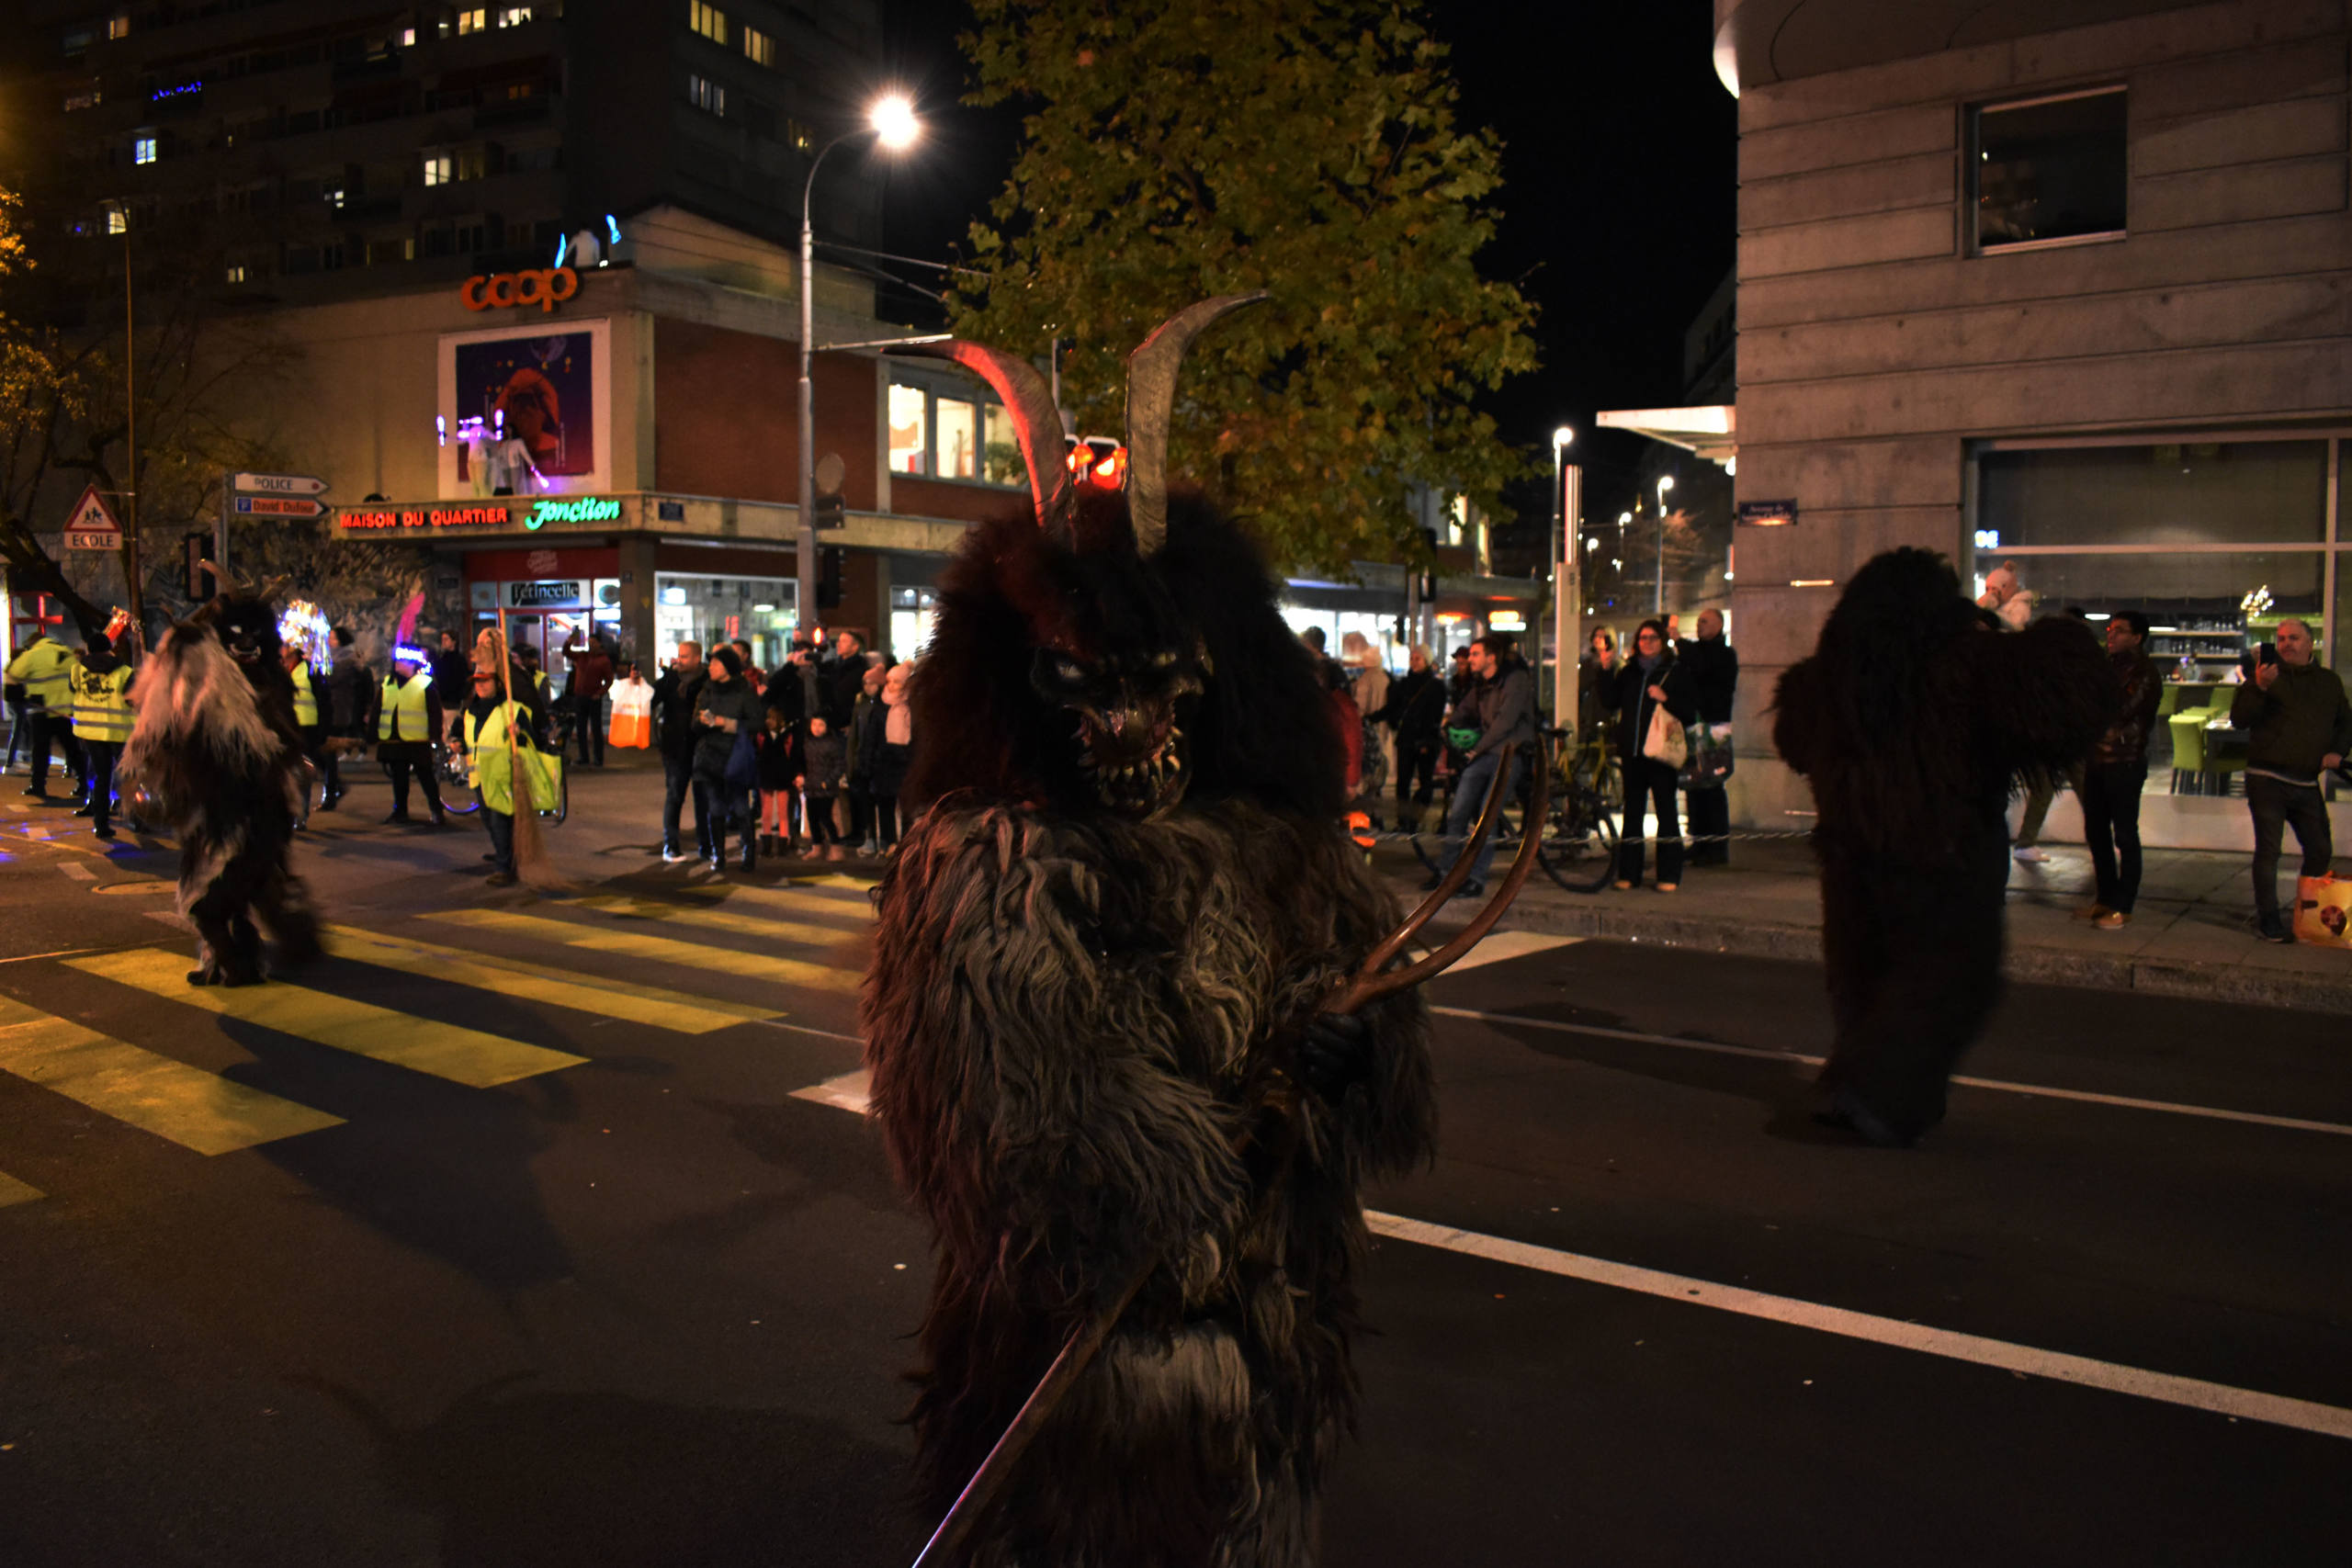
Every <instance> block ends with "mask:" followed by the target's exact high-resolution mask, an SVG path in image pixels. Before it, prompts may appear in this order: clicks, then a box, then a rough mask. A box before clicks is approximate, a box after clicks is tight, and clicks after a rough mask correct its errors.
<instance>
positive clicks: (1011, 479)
mask: <svg viewBox="0 0 2352 1568" xmlns="http://www.w3.org/2000/svg"><path fill="white" fill-rule="evenodd" d="M987 415H988V423H987V432H986V440H985V442H984V443H983V445H982V446H981V447H980V477H981V478H982V479H986V480H987V481H988V482H989V483H990V484H992V485H1025V484H1027V483H1028V482H1029V470H1028V469H1027V468H1024V467H1023V465H1022V461H1021V441H1020V438H1019V437H1018V436H1016V435H1015V434H1013V431H1012V415H1011V414H1009V413H1007V412H1004V405H1003V404H1002V403H990V404H989V405H988V410H987Z"/></svg>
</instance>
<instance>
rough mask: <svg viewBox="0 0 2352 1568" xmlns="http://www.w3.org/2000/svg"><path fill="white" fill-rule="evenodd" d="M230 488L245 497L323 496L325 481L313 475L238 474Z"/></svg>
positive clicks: (325, 487)
mask: <svg viewBox="0 0 2352 1568" xmlns="http://www.w3.org/2000/svg"><path fill="white" fill-rule="evenodd" d="M230 488H231V489H232V490H235V491H240V492H242V493H243V494H246V495H324V494H325V493H326V491H327V481H326V480H324V479H320V478H318V477H317V476H316V475H314V474H239V475H238V476H237V477H236V479H234V480H233V481H232V484H231V487H230Z"/></svg>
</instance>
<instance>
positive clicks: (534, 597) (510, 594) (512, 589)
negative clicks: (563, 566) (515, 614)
mask: <svg viewBox="0 0 2352 1568" xmlns="http://www.w3.org/2000/svg"><path fill="white" fill-rule="evenodd" d="M587 602H588V585H587V584H586V583H584V582H510V583H508V584H507V585H506V607H507V608H508V609H510V610H526V609H531V608H534V607H537V606H544V605H549V604H586V603H587Z"/></svg>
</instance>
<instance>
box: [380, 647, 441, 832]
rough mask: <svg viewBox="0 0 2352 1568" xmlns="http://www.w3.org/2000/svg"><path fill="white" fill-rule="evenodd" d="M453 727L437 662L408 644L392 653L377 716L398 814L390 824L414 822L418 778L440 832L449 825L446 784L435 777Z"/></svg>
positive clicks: (382, 756)
mask: <svg viewBox="0 0 2352 1568" xmlns="http://www.w3.org/2000/svg"><path fill="white" fill-rule="evenodd" d="M446 728H447V726H446V725H445V723H444V721H443V719H442V716H441V698H440V695H439V694H437V693H435V691H434V690H433V660H432V659H431V658H430V657H428V656H427V655H426V653H425V651H424V649H421V648H411V647H408V646H407V645H405V644H403V645H401V647H398V648H395V649H393V650H392V672H391V673H390V675H387V676H385V677H384V689H383V693H382V701H381V703H380V704H379V706H378V711H377V715H376V760H377V761H379V762H381V763H383V764H384V772H385V773H389V774H390V775H391V780H392V814H391V815H390V817H387V818H384V820H385V821H387V822H408V821H413V818H411V817H410V816H409V814H408V781H409V776H410V775H411V774H412V773H413V774H414V775H415V776H416V781H417V783H419V784H423V785H424V804H425V805H426V806H427V807H430V808H431V810H432V813H433V825H434V826H435V828H446V827H447V826H448V818H447V816H446V815H444V813H443V811H442V807H441V781H440V780H439V779H437V778H435V776H434V770H433V743H434V742H435V740H438V739H440V738H441V736H442V734H443V733H444V731H445V729H446Z"/></svg>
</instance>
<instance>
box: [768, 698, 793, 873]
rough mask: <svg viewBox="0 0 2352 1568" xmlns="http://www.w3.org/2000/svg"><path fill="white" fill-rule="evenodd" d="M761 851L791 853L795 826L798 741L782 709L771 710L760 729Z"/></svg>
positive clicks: (772, 708) (790, 721) (774, 853)
mask: <svg viewBox="0 0 2352 1568" xmlns="http://www.w3.org/2000/svg"><path fill="white" fill-rule="evenodd" d="M759 743H760V834H761V838H762V840H763V842H762V843H761V845H760V848H761V850H762V851H763V852H765V853H767V854H772V855H777V854H782V853H784V852H786V850H789V849H792V848H793V847H794V845H793V839H794V837H795V833H796V829H797V827H798V824H799V816H800V811H799V796H798V795H797V785H796V784H795V783H794V781H795V780H796V779H797V778H798V777H799V775H800V773H801V771H802V768H801V760H800V737H799V735H798V733H797V732H796V731H795V730H794V728H793V726H792V720H791V719H790V718H788V717H786V716H785V712H784V710H783V709H782V708H777V707H771V708H769V709H768V710H767V714H766V716H765V717H764V718H763V720H762V722H761V727H760V736H759Z"/></svg>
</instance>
